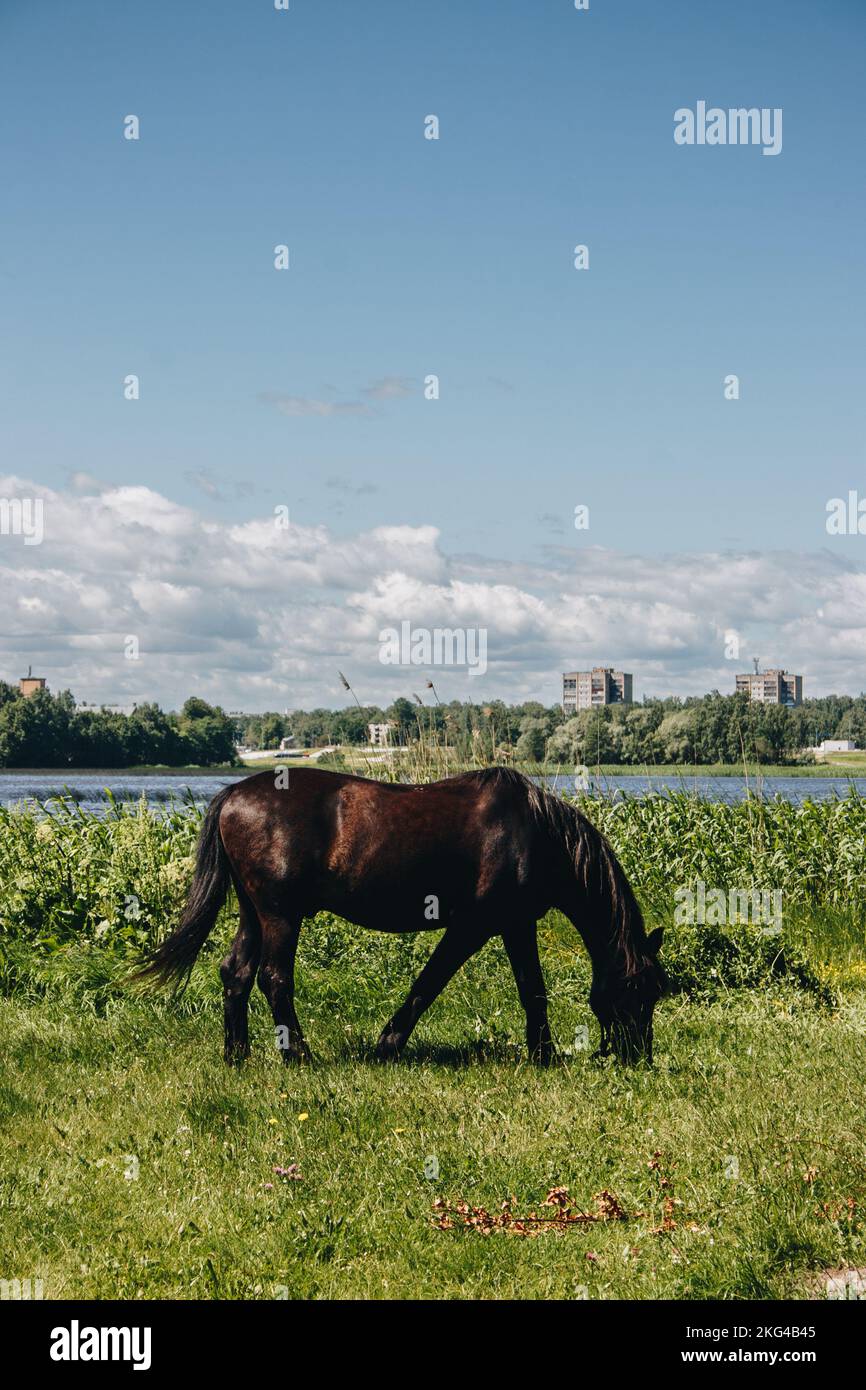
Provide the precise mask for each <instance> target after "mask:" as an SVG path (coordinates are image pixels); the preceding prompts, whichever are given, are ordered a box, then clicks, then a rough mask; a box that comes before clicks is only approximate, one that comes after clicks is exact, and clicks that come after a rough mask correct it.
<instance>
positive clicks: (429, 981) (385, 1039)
mask: <svg viewBox="0 0 866 1390" xmlns="http://www.w3.org/2000/svg"><path fill="white" fill-rule="evenodd" d="M488 939H489V936H488V934H487V933H485V934H480V933H478V932H476V931H472V930H471V929H466V928H465V927H464V928H463V929H461V928H460V927H459V926H457V925H456V924H455V925H452V926H450V927H448V929H447V930H446V932H445V935H444V936H442V937H440V939H439V941H438V942H437V943H436V949H435V950H434V951H433V954H432V955H431V957H430V959H429V960H428V962H427V964H426V965H425V966H424V969H423V970H422V971H421V974H420V975H419V976H418V978H417V980H416V981H415V983H414V985H413V986H412V988H411V989H410V991H409V993H408V995H407V997H406V1000H405V1002H404V1003H403V1004H402V1005H401V1007H400V1008H399V1009H398V1010H397V1012H396V1013H395V1014H394V1016H393V1018H389V1020H388V1022H387V1023H386V1024H385V1027H384V1028H383V1029H382V1032H381V1034H380V1036H379V1041H378V1042H377V1044H376V1057H377V1058H378V1060H379V1061H380V1062H391V1061H395V1060H396V1059H397V1057H399V1055H400V1052H401V1050H402V1048H403V1046H404V1045H405V1043H406V1040H407V1038H408V1037H409V1034H410V1033H411V1032H412V1029H413V1028H414V1027H415V1024H416V1023H417V1022H418V1019H419V1018H420V1017H421V1015H422V1014H423V1012H424V1010H425V1009H429V1007H430V1005H431V1004H432V1003H433V1001H434V999H436V998H437V997H438V995H440V994H441V993H442V991H443V989H444V988H445V986H446V985H447V983H448V981H449V980H450V979H451V977H452V975H456V973H457V971H458V970H459V969H460V967H461V965H465V964H466V962H467V961H468V959H469V957H470V956H474V955H475V952H476V951H479V950H480V949H481V947H482V946H483V945H484V943H485V941H487V940H488Z"/></svg>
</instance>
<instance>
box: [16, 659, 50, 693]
mask: <svg viewBox="0 0 866 1390" xmlns="http://www.w3.org/2000/svg"><path fill="white" fill-rule="evenodd" d="M18 689H19V691H20V692H21V694H22V695H25V696H27V695H35V694H36V692H37V690H44V689H45V677H44V676H34V674H33V667H32V666H28V668H27V675H26V676H22V677H21V679H20V680H19V682H18Z"/></svg>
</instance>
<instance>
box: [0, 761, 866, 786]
mask: <svg viewBox="0 0 866 1390" xmlns="http://www.w3.org/2000/svg"><path fill="white" fill-rule="evenodd" d="M359 761H360V760H359V759H357V758H355V759H353V762H354V763H355V766H354V768H352V769H350V768H348V767H347V768H346V769H345V770H346V772H349V771H352V773H353V775H355V776H359V775H363V767H359V766H358V762H359ZM306 765H309V766H312V767H315V766H316V763H314V762H311V763H309V764H307V760H306V759H302V758H291V759H288V758H286V759H282V758H281V759H279V760H278V761H269V760H264V759H263V760H262V762H261V763H260V764H258V765H257V766H254V767H251V766H250V765H249V764H243V765H235V766H232V765H230V764H222V765H220V766H216V767H196V766H194V765H193V766H189V767H166V766H162V765H159V764H157V765H153V766H143V767H0V777H3V776H6V777H28V776H29V777H32V776H39V777H51V778H55V779H60V778H62V779H64V780H68V779H73V778H75V777H111V778H118V777H166V778H168V777H171V778H177V779H178V780H182V779H184V778H190V777H225V776H233V777H253V776H255V775H256V774H257V773H259V772H271V771H273V769H274V768H275V767H290V768H297V767H303V766H306ZM380 765H381V764H380ZM510 765H511V766H515V767H517V769H518V771H522V772H525V773H527V774H530V775H535V776H539V775H540V776H545V777H557V776H558V777H561V778H562V779H563V780H564V781H565V780H568V779H570V778H572V777H573V776H574V775H575V773H574V769H572V768H564V767H562V766H561V765H559V766H557V765H555V764H551V763H541V764H510ZM461 770H463V769H460V768H459V767H456V766H455V768H454V772H455V773H456V772H458V771H461ZM587 771H588V773H589V776H590V777H591V778H592V777H643V778H646V777H649V778H652V777H682V778H683V779H687V778H694V777H738V778H749V779H750V780H752V779H754V780H760V778H762V777H835V778H839V779H840V780H842V781H845V780H847V779H849V778H851V777H866V759H864V761H862V762H853V761H852V762H851V763H850V764H849V765H847V766H846V765H843V764H839V763H828V764H824V763H816V764H814V765H810V766H806V767H804V766H797V765H794V766H786V765H785V764H778V763H772V764H770V763H768V764H766V765H764V764H754V765H751V766H747V767H745V768H744V767H743V766H742V764H740V765H737V764H728V763H721V764H701V763H699V764H694V763H689V764H685V763H666V764H661V765H659V766H657V767H646V766H640V765H638V764H635V763H602V764H601V765H600V766H598V767H588V768H587Z"/></svg>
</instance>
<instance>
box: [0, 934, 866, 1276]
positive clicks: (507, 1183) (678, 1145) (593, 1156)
mask: <svg viewBox="0 0 866 1390" xmlns="http://www.w3.org/2000/svg"><path fill="white" fill-rule="evenodd" d="M377 945H378V942H377V939H376V938H370V946H369V952H370V969H368V970H367V971H360V972H359V971H357V970H353V971H347V970H345V969H343V968H342V967H340V966H339V965H337V966H335V967H334V968H332V969H331V970H328V969H324V968H320V969H316V970H310V969H302V972H301V982H300V994H299V1003H300V1009H301V1011H302V1014H303V1018H304V1022H305V1027H306V1029H307V1033H308V1036H309V1039H310V1042H311V1045H312V1046H313V1048H314V1050H315V1056H316V1059H317V1060H316V1061H315V1062H314V1064H313V1065H312V1066H310V1067H304V1068H300V1069H289V1068H285V1067H283V1066H282V1065H281V1064H280V1062H279V1060H278V1057H277V1055H276V1053H275V1051H274V1050H272V1049H271V1048H270V1046H269V1043H270V1039H271V1036H272V1034H271V1028H270V1024H269V1018H268V1017H267V1016H266V1013H265V1009H264V1007H263V1005H262V1002H261V1001H260V1000H256V1001H255V1007H254V1017H253V1022H254V1039H255V1049H254V1055H253V1057H252V1058H251V1059H250V1061H249V1062H248V1063H247V1064H246V1065H245V1066H244V1067H243V1068H242V1069H240V1070H237V1071H231V1070H229V1069H227V1068H225V1067H224V1066H223V1064H222V1062H221V1060H220V1058H219V1044H220V1036H219V1035H220V1020H219V1001H218V999H217V996H216V989H215V986H214V985H213V976H214V973H215V971H214V961H213V958H211V960H210V962H209V966H208V970H207V972H206V974H207V976H208V977H209V979H210V985H209V986H208V987H206V986H205V981H204V978H201V979H200V980H199V982H198V988H197V990H196V992H195V993H194V995H193V997H192V999H191V1000H189V1001H187V1003H186V1004H182V1005H180V1006H174V1007H173V1006H172V1005H171V1004H169V1003H164V1002H156V1001H136V1000H130V999H125V1000H122V1001H118V1000H112V1001H111V1002H110V1004H109V1006H108V1007H107V1008H106V1009H105V1010H104V1012H103V1013H102V1014H101V1015H99V1014H98V1013H96V1012H95V1011H94V1010H93V1008H92V1007H89V1008H88V1007H84V1008H83V1009H81V1008H78V1007H76V1006H75V1005H74V1004H73V1003H72V1002H71V1000H64V998H63V995H62V992H61V993H60V994H58V995H55V996H51V997H49V998H47V999H44V1000H43V1001H41V1002H35V1001H29V1000H27V999H21V1000H17V1001H16V1000H6V1001H4V1002H3V1003H2V1006H0V1008H2V1013H0V1020H2V1022H0V1026H2V1030H3V1037H4V1043H5V1046H4V1053H3V1060H2V1065H0V1113H2V1116H3V1132H2V1139H0V1171H2V1173H3V1174H4V1175H5V1176H4V1177H3V1179H2V1186H0V1192H2V1222H3V1233H4V1238H3V1248H4V1255H3V1265H4V1268H3V1271H2V1272H3V1274H4V1276H5V1277H21V1278H26V1277H32V1278H36V1277H41V1278H42V1280H43V1284H44V1290H45V1294H46V1296H47V1297H85V1298H86V1297H92V1298H109V1297H119V1298H141V1297H156V1298H217V1297H218V1298H275V1297H280V1296H281V1290H282V1289H287V1290H288V1296H289V1297H292V1298H294V1297H301V1298H404V1297H410V1298H415V1297H436V1298H531V1299H535V1298H553V1297H560V1298H570V1297H580V1296H584V1293H585V1295H586V1296H588V1297H590V1298H653V1297H664V1298H709V1297H713V1298H719V1297H720V1298H786V1297H789V1296H790V1297H793V1296H797V1295H801V1294H802V1293H803V1291H804V1290H805V1289H806V1287H807V1286H808V1282H809V1277H810V1273H809V1272H810V1271H816V1270H821V1269H829V1268H836V1267H840V1266H849V1265H850V1266H854V1267H856V1266H857V1265H858V1264H860V1265H862V1264H863V1263H864V1262H866V1248H864V1245H866V1242H864V1234H866V1232H864V1220H863V1215H864V1202H866V1161H864V1141H863V1076H864V1064H866V1046H864V1023H866V1012H864V1008H863V1000H862V998H861V999H859V1000H854V1001H851V1002H849V1003H847V1004H846V1005H845V1007H844V1008H842V1009H841V1010H839V1011H837V1012H835V1013H829V1012H828V1011H826V1010H823V1009H820V1008H818V1007H816V1006H814V1005H813V1004H812V1003H811V1002H809V1001H808V1000H804V999H803V998H802V997H801V996H800V995H799V994H798V993H797V992H796V991H794V990H793V989H791V988H790V987H787V986H780V987H779V988H778V989H777V990H775V991H772V992H767V993H763V994H759V995H749V994H746V993H739V994H736V995H730V996H726V997H724V998H720V999H719V1000H717V1001H716V1002H715V1003H711V1004H707V1005H700V1004H696V1003H693V1002H687V1001H686V1000H684V999H683V998H679V999H672V1000H669V1001H667V1002H666V1003H665V1004H664V1005H663V1006H662V1007H661V1009H660V1010H659V1015H658V1027H657V1040H656V1049H657V1062H656V1065H655V1067H654V1068H653V1069H652V1070H648V1069H643V1068H638V1069H634V1070H621V1069H617V1068H615V1067H613V1066H611V1065H608V1064H605V1065H604V1066H598V1065H597V1064H593V1063H591V1062H590V1061H589V1059H588V1056H587V1054H586V1052H580V1051H578V1052H576V1053H574V1054H573V1055H572V1056H571V1057H568V1058H566V1059H565V1060H564V1061H563V1063H562V1064H561V1065H560V1066H558V1067H556V1068H554V1069H553V1070H551V1071H548V1072H541V1071H538V1070H536V1069H534V1068H532V1067H530V1066H528V1065H527V1064H526V1063H525V1061H524V1060H523V1059H522V1057H521V1055H520V1051H519V1039H520V1038H521V1029H522V1021H521V1017H520V1013H519V1009H518V1006H517V1004H516V1001H515V999H514V988H513V984H512V982H511V980H510V976H509V974H508V970H507V966H506V964H505V962H504V960H503V958H502V952H501V950H499V949H498V948H497V947H496V946H494V945H493V944H491V946H489V947H488V948H487V951H486V953H485V956H484V957H483V958H481V959H479V960H477V961H475V962H473V963H472V964H471V965H470V967H469V968H468V969H467V970H466V971H465V972H464V973H463V974H462V975H461V976H460V977H458V978H457V979H456V980H455V981H453V982H452V985H451V986H450V987H449V989H448V991H447V992H446V994H445V995H444V996H443V998H442V999H441V1000H440V1001H439V1003H438V1004H437V1005H436V1006H435V1008H434V1010H433V1011H431V1014H430V1015H429V1017H428V1018H427V1019H425V1020H423V1021H422V1023H421V1025H419V1028H418V1030H417V1032H416V1034H415V1037H414V1038H413V1041H412V1043H411V1044H410V1047H409V1050H408V1052H407V1055H406V1059H405V1061H403V1062H401V1063H400V1064H399V1065H398V1066H396V1067H386V1068H382V1067H380V1066H378V1065H376V1064H375V1063H374V1062H372V1061H371V1060H369V1054H368V1048H369V1043H370V1040H371V1039H373V1038H374V1037H375V1036H376V1033H377V1031H378V1028H379V1026H380V1025H381V1024H382V1022H383V1021H384V1018H385V1017H386V1015H387V1012H388V1010H389V1009H390V1007H391V1005H392V1004H393V1003H394V1001H395V1000H396V999H397V998H399V997H400V995H401V993H402V991H403V990H404V989H405V987H406V984H407V981H408V974H407V973H406V972H405V971H403V972H401V971H395V970H391V969H386V970H385V971H383V972H382V974H383V975H384V978H380V976H379V974H378V972H377V971H376V970H375V969H374V968H373V961H374V960H375V958H376V956H377V954H378V951H377ZM303 950H304V947H303V944H302V954H303ZM544 960H545V966H546V969H547V973H548V978H549V983H550V985H551V989H552V995H553V1020H554V1024H555V1028H556V1032H557V1036H558V1039H559V1042H560V1044H561V1045H568V1043H569V1041H570V1039H572V1038H573V1037H574V1035H575V1030H576V1028H577V1027H578V1026H579V1025H581V1024H589V1025H590V1026H592V1021H591V1018H590V1015H589V1012H588V1009H587V1007H586V1002H585V989H584V985H585V980H584V979H583V978H581V973H582V972H581V971H580V970H579V969H576V968H575V961H576V960H577V957H576V956H575V955H573V954H572V952H571V950H570V948H569V950H568V951H566V950H565V949H564V948H562V947H557V946H556V944H555V943H550V942H548V943H547V947H546V949H545V951H544ZM407 964H408V962H407ZM304 1115H306V1116H307V1118H306V1119H303V1118H301V1117H302V1116H304ZM655 1154H659V1155H660V1157H659V1159H658V1160H657V1162H658V1167H657V1168H651V1167H650V1164H651V1162H653V1156H654V1155H655ZM129 1155H134V1156H135V1158H136V1159H137V1163H138V1170H137V1171H138V1176H137V1179H135V1180H127V1179H126V1178H125V1177H124V1172H125V1171H127V1170H130V1159H129V1157H128V1156H129ZM431 1156H435V1158H436V1159H437V1161H438V1165H439V1179H438V1181H435V1182H433V1181H429V1180H428V1179H427V1178H426V1177H425V1163H426V1162H427V1160H428V1159H429V1158H430V1157H431ZM291 1163H297V1164H298V1165H299V1167H300V1171H301V1173H302V1175H303V1176H302V1180H301V1181H299V1182H293V1181H288V1180H285V1179H281V1178H280V1177H279V1176H277V1175H276V1174H275V1172H274V1168H275V1166H282V1167H288V1165H289V1164H291ZM130 1171H131V1170H130ZM662 1178H664V1179H665V1180H666V1181H667V1182H669V1183H670V1186H663V1185H662V1181H661V1179H662ZM560 1185H564V1186H567V1187H568V1189H569V1192H570V1194H571V1197H572V1199H573V1201H574V1204H575V1206H576V1207H578V1208H580V1209H582V1210H584V1211H592V1210H594V1204H593V1198H594V1196H595V1194H597V1193H599V1192H601V1191H610V1192H613V1193H614V1194H615V1196H616V1197H617V1199H618V1200H619V1202H620V1203H621V1205H622V1206H623V1208H624V1209H625V1211H626V1213H627V1214H629V1217H630V1219H629V1220H628V1221H626V1222H619V1221H613V1222H608V1223H604V1224H598V1225H593V1226H586V1227H575V1228H574V1229H571V1230H567V1231H565V1232H562V1233H545V1234H543V1235H540V1236H538V1237H537V1238H534V1239H520V1238H518V1237H515V1236H512V1235H508V1234H506V1233H505V1232H495V1233H493V1234H491V1235H488V1236H484V1235H482V1234H480V1233H477V1232H474V1231H463V1230H449V1231H442V1230H438V1229H436V1228H435V1227H434V1226H433V1224H432V1217H433V1215H434V1212H433V1202H434V1200H435V1199H436V1197H439V1196H441V1197H444V1198H446V1199H447V1200H449V1201H450V1202H452V1203H453V1202H456V1201H459V1200H465V1201H468V1202H469V1203H471V1204H472V1205H474V1206H483V1207H485V1208H487V1209H488V1210H490V1211H493V1212H497V1211H498V1210H499V1209H500V1206H501V1204H502V1202H503V1201H504V1200H505V1199H507V1198H509V1197H512V1196H513V1197H514V1199H515V1210H516V1211H518V1212H521V1213H523V1212H528V1211H530V1210H533V1209H535V1210H538V1209H539V1207H540V1203H541V1202H542V1200H543V1199H544V1197H545V1195H546V1193H547V1192H548V1190H549V1189H550V1188H552V1187H555V1186H560ZM667 1197H673V1199H674V1205H672V1206H668V1207H667V1209H666V1207H665V1198H667ZM850 1201H853V1202H854V1203H855V1204H856V1205H855V1206H854V1207H853V1208H852V1207H851V1206H850ZM542 1210H543V1208H542ZM666 1215H667V1216H669V1217H670V1216H672V1219H673V1221H674V1222H675V1225H674V1226H673V1227H669V1228H668V1229H665V1225H666Z"/></svg>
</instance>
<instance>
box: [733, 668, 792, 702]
mask: <svg viewBox="0 0 866 1390" xmlns="http://www.w3.org/2000/svg"><path fill="white" fill-rule="evenodd" d="M737 694H738V695H748V697H749V699H750V700H758V701H760V703H761V704H764V705H788V706H789V707H792V706H794V705H800V704H802V703H803V677H802V676H792V675H791V673H790V671H780V670H777V669H775V668H771V669H770V670H769V671H748V672H746V674H745V675H741V676H737Z"/></svg>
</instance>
